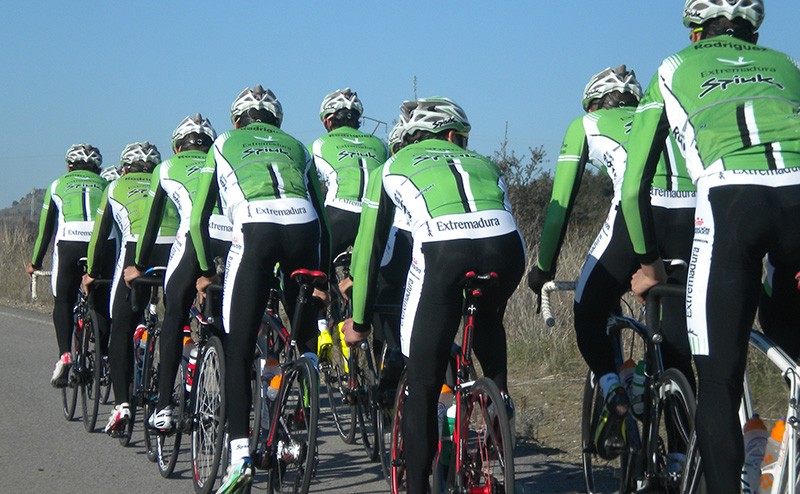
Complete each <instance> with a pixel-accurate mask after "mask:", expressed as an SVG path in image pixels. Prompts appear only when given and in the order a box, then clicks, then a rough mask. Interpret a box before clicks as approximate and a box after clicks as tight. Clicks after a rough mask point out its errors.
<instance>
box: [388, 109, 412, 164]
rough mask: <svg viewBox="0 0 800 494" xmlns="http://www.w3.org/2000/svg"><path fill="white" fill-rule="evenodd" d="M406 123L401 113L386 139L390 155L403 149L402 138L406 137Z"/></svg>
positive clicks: (406, 119)
mask: <svg viewBox="0 0 800 494" xmlns="http://www.w3.org/2000/svg"><path fill="white" fill-rule="evenodd" d="M401 108H402V107H401ZM407 122H408V117H407V116H406V115H405V114H404V113H401V114H400V115H399V116H398V117H397V122H396V123H395V124H394V127H392V130H390V131H389V137H388V138H387V139H386V141H387V144H388V145H389V151H391V153H392V154H394V153H396V152H397V151H399V150H400V148H402V147H403V137H405V135H406V123H407Z"/></svg>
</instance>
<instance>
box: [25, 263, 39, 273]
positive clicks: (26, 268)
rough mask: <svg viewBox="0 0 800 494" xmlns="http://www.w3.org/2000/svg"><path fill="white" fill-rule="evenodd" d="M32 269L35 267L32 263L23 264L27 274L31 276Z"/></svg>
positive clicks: (34, 269)
mask: <svg viewBox="0 0 800 494" xmlns="http://www.w3.org/2000/svg"><path fill="white" fill-rule="evenodd" d="M34 271H36V268H34V267H33V264H31V263H28V264H26V265H25V272H26V273H28V276H33V272H34Z"/></svg>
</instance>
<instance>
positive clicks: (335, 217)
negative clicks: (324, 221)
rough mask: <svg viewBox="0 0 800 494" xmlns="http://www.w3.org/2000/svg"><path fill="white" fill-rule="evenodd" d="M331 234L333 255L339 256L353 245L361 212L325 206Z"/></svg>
mask: <svg viewBox="0 0 800 494" xmlns="http://www.w3.org/2000/svg"><path fill="white" fill-rule="evenodd" d="M325 211H326V212H327V213H328V225H329V228H330V236H331V255H332V256H334V257H335V256H337V255H339V254H340V253H342V252H344V251H345V250H347V248H348V247H350V246H351V245H353V243H354V242H355V239H356V234H357V233H358V221H359V219H360V215H359V213H354V212H352V211H346V210H344V209H339V208H335V207H332V206H325Z"/></svg>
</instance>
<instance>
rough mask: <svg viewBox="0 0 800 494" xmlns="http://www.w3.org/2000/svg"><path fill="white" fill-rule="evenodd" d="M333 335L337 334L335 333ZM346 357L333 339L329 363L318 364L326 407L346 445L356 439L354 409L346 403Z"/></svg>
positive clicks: (347, 387)
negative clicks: (326, 397) (328, 408)
mask: <svg viewBox="0 0 800 494" xmlns="http://www.w3.org/2000/svg"><path fill="white" fill-rule="evenodd" d="M335 333H337V334H338V333H339V332H338V331H335ZM339 338H341V335H339ZM348 353H349V351H348ZM348 357H349V355H348ZM348 357H346V356H345V355H343V354H342V347H341V345H340V343H339V341H338V339H334V343H333V346H332V348H331V352H330V362H320V375H321V376H322V379H323V381H324V384H325V389H326V390H327V395H328V406H329V407H330V409H331V415H333V422H334V423H335V424H336V430H337V431H338V432H339V436H340V437H341V438H342V441H344V442H345V443H346V444H353V442H354V441H355V437H356V407H355V406H354V405H351V404H350V403H349V401H348V390H349V387H350V377H349V375H348V374H347V372H345V369H346V368H347V366H346V365H345V364H346V360H345V359H346V358H348Z"/></svg>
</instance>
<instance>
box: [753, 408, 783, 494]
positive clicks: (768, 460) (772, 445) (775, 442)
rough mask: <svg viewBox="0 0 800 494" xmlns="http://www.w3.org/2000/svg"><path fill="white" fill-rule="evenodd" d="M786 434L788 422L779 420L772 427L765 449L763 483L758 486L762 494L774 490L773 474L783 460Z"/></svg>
mask: <svg viewBox="0 0 800 494" xmlns="http://www.w3.org/2000/svg"><path fill="white" fill-rule="evenodd" d="M785 432H786V421H784V420H783V419H778V420H777V421H776V422H775V425H774V426H773V427H772V431H771V432H770V435H769V438H768V439H767V445H766V448H765V449H764V461H762V462H761V483H760V484H759V486H758V492H760V493H761V492H763V493H767V492H770V490H771V489H772V483H773V481H774V480H775V476H774V475H773V473H772V472H773V470H774V469H775V468H779V467H778V465H780V464H781V463H782V461H781V460H783V453H784V450H783V434H784V433H785Z"/></svg>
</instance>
